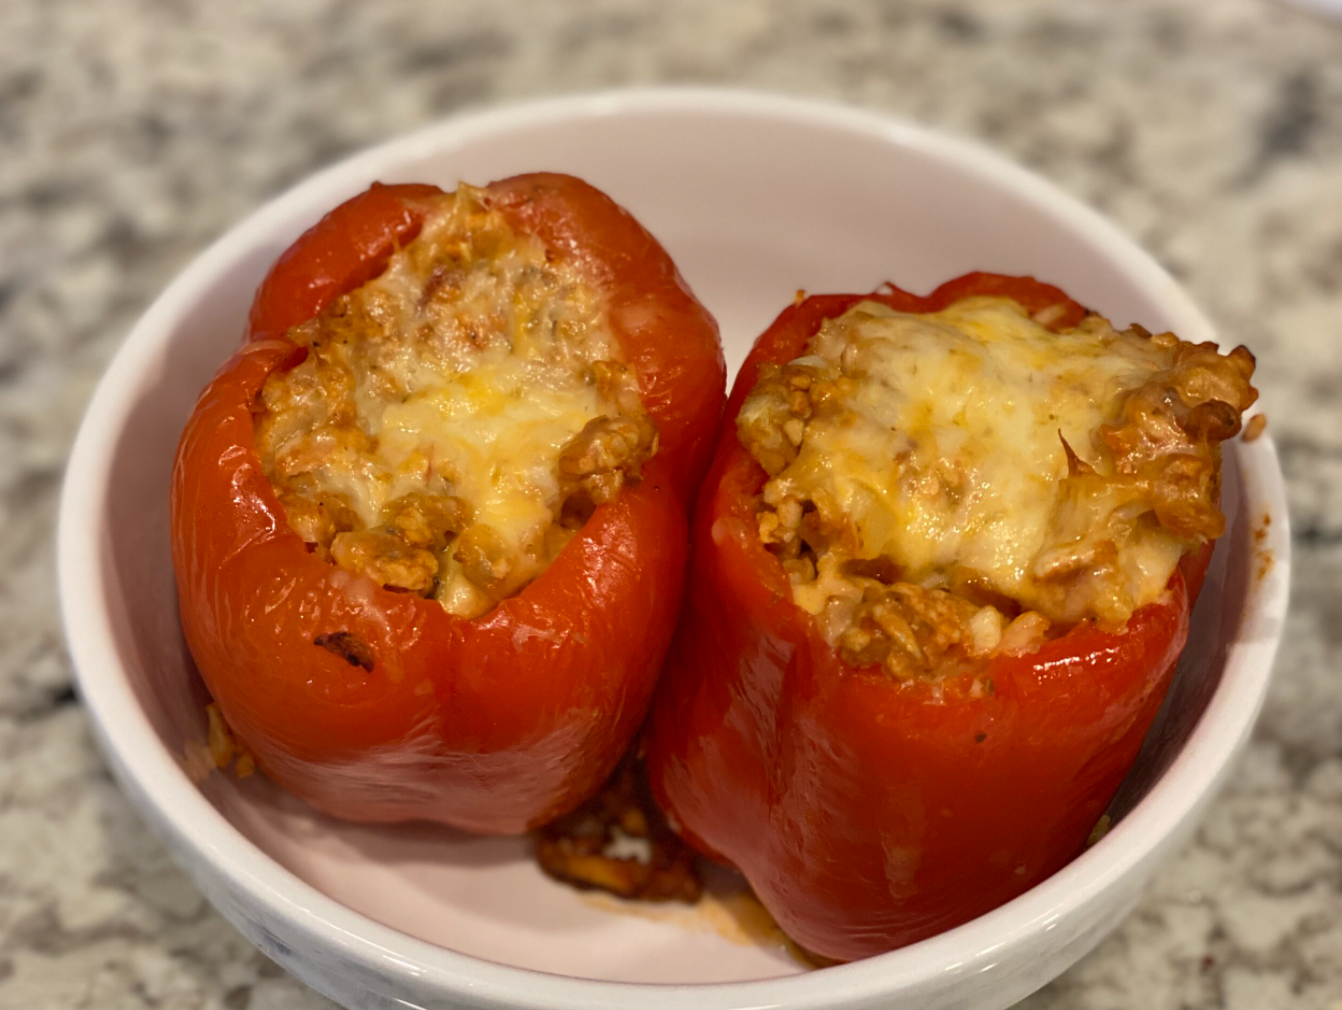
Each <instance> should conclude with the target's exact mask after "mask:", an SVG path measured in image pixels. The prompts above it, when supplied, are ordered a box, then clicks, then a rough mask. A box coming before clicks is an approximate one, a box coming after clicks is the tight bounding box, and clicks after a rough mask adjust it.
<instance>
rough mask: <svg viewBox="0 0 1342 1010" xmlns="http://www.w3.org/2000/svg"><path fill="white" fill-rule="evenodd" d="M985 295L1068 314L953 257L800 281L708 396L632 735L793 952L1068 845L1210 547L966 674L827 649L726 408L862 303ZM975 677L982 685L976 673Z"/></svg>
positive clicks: (677, 804) (891, 927) (1021, 870)
mask: <svg viewBox="0 0 1342 1010" xmlns="http://www.w3.org/2000/svg"><path fill="white" fill-rule="evenodd" d="M978 294H998V295H1005V296H1009V297H1012V298H1015V299H1016V300H1017V301H1019V302H1020V303H1021V304H1022V305H1024V306H1025V307H1026V309H1027V310H1029V311H1031V312H1037V311H1039V310H1040V309H1044V308H1047V307H1049V306H1054V305H1061V306H1063V307H1064V310H1063V312H1062V315H1061V316H1060V317H1058V318H1056V319H1055V320H1054V322H1053V323H1052V324H1051V325H1052V327H1053V328H1055V329H1057V328H1062V327H1066V326H1070V325H1075V324H1076V323H1077V322H1079V321H1080V320H1081V318H1082V317H1083V316H1084V312H1085V310H1084V309H1082V307H1081V306H1080V305H1078V304H1077V303H1075V302H1073V301H1072V300H1071V299H1069V298H1067V297H1066V296H1065V295H1064V294H1063V293H1062V292H1061V291H1059V290H1057V289H1056V288H1052V287H1049V286H1047V285H1044V284H1040V283H1039V282H1037V281H1034V280H1033V279H1031V278H1013V277H1002V276H997V275H990V274H970V275H968V276H966V277H962V278H958V279H957V280H954V281H951V282H949V283H947V284H945V285H943V286H942V287H941V288H938V289H937V290H936V291H935V292H933V293H932V294H931V295H929V296H927V297H918V296H914V295H910V294H908V293H906V292H903V291H900V290H898V289H895V288H892V289H890V290H888V291H882V292H879V293H877V294H874V295H853V296H847V295H843V296H823V297H813V298H809V299H807V300H805V301H803V302H801V303H800V304H798V305H796V306H793V307H791V308H789V309H788V310H786V311H785V312H784V313H783V314H782V315H781V316H779V318H778V319H777V321H776V322H774V324H773V325H772V326H771V327H770V328H769V330H767V331H766V332H765V333H764V335H763V336H762V337H760V339H759V340H758V341H757V342H756V344H755V347H754V349H753V350H752V352H751V354H750V356H749V357H748V358H747V359H746V363H745V365H744V366H743V367H742V370H741V374H740V376H739V377H738V379H737V382H736V385H735V388H734V389H733V392H732V397H731V399H730V401H729V403H728V407H727V414H726V417H727V421H726V423H725V425H724V431H723V434H722V436H721V440H720V442H719V445H718V451H717V455H716V457H715V459H714V462H713V465H712V467H711V468H710V470H709V474H708V477H707V478H706V480H705V482H704V486H703V488H702V491H701V494H700V498H699V503H698V507H697V509H696V512H695V518H694V524H693V530H692V534H691V544H692V558H693V560H692V563H691V569H690V577H689V584H688V592H687V594H686V603H685V611H684V613H683V615H682V619H681V624H680V628H679V630H678V632H677V635H676V640H675V642H674V644H673V646H672V651H671V656H670V659H669V660H668V664H667V669H666V671H665V673H664V674H663V678H662V683H661V686H660V687H659V689H658V697H657V701H656V703H655V705H654V709H653V716H652V720H651V726H650V733H649V737H648V770H649V776H650V779H651V783H652V787H653V791H654V793H655V795H656V796H657V799H658V801H659V802H660V803H661V804H662V806H663V807H664V809H665V810H666V811H667V813H668V816H669V818H670V819H671V821H672V823H673V824H675V825H677V826H678V828H679V830H680V831H681V832H682V834H683V835H684V836H685V837H686V838H687V839H689V840H690V841H691V842H693V843H695V844H696V845H697V846H698V847H700V848H701V849H702V850H703V851H705V852H706V853H708V854H710V855H714V856H716V857H718V858H720V859H724V860H726V861H727V862H730V863H732V864H734V865H735V866H736V867H737V868H739V869H740V870H741V872H742V873H744V874H745V876H746V878H747V879H748V880H749V881H750V884H751V886H752V887H753V888H754V889H755V892H756V893H757V894H758V895H759V897H760V899H761V901H762V902H763V903H764V905H765V907H767V908H768V909H769V911H770V912H771V913H772V914H773V915H774V917H775V918H776V919H777V920H778V923H779V925H780V926H782V928H783V929H784V930H785V931H786V932H787V933H788V934H789V935H790V936H791V937H792V938H793V939H794V940H796V941H797V942H798V943H800V944H801V945H802V946H803V947H806V948H807V949H809V950H811V951H814V952H816V953H818V954H822V955H824V956H826V957H830V958H836V959H840V960H852V959H856V958H861V957H867V956H870V955H873V954H878V953H882V952H884V951H888V950H892V949H894V948H896V947H900V946H903V945H905V944H909V943H912V942H914V941H916V940H920V939H923V938H925V937H928V936H931V935H933V934H935V933H938V932H941V931H942V930H945V929H948V928H950V927H952V926H956V925H959V924H960V923H962V922H965V921H967V920H968V919H971V918H973V917H974V916H976V915H979V914H981V913H983V912H986V911H988V910H989V909H991V908H994V907H995V906H997V905H999V904H1002V903H1003V902H1005V901H1007V900H1009V899H1011V898H1013V897H1015V896H1016V895H1018V894H1020V893H1021V892H1023V891H1024V890H1026V889H1027V888H1029V887H1030V886H1032V885H1033V884H1035V883H1037V882H1039V881H1040V880H1043V879H1044V878H1045V877H1047V876H1049V875H1050V874H1051V873H1053V872H1055V871H1056V870H1057V869H1059V868H1060V867H1061V866H1063V865H1064V864H1065V863H1066V862H1068V861H1069V860H1070V859H1072V858H1073V857H1074V856H1076V855H1077V854H1078V853H1079V852H1080V851H1081V850H1082V848H1083V847H1084V845H1085V842H1086V839H1087V837H1088V835H1089V834H1090V832H1091V830H1092V828H1093V826H1094V825H1095V823H1096V821H1097V820H1098V819H1099V817H1100V815H1101V813H1103V811H1104V810H1105V808H1106V807H1107V806H1108V804H1109V802H1110V800H1111V799H1112V797H1113V795H1114V793H1115V791H1116V790H1117V788H1118V785H1119V783H1120V782H1121V781H1122V779H1123V777H1124V776H1125V775H1126V774H1127V771H1128V769H1129V768H1130V767H1131V765H1132V763H1133V761H1134V760H1135V758H1136V755H1137V751H1138V748H1139V747H1140V745H1141V742H1142V738H1143V737H1144V735H1145V734H1146V731H1147V729H1148V727H1149V726H1150V724H1151V721H1152V719H1153V718H1154V717H1155V713H1156V710H1157V708H1159V706H1160V703H1161V700H1162V699H1163V698H1164V695H1165V691H1166V688H1167V687H1168V685H1169V681H1170V677H1171V675H1172V673H1173V670H1174V666H1175V663H1176V661H1177V659H1178V656H1179V652H1180V650H1181V649H1182V647H1183V644H1184V641H1185V639H1186V637H1187V633H1188V615H1189V610H1190V607H1191V604H1192V599H1193V597H1194V596H1195V594H1196V588H1197V587H1198V586H1200V585H1201V580H1202V575H1203V573H1204V572H1205V570H1206V564H1207V561H1208V560H1209V557H1210V545H1208V546H1207V547H1206V548H1204V549H1202V550H1200V551H1198V552H1197V553H1196V554H1194V555H1190V556H1186V557H1185V559H1184V562H1183V563H1182V564H1181V566H1180V570H1179V571H1176V572H1175V574H1174V576H1173V577H1172V578H1171V580H1170V583H1169V586H1168V593H1167V599H1166V600H1164V601H1163V602H1159V603H1157V604H1153V605H1150V606H1147V607H1144V608H1142V609H1140V610H1138V611H1137V612H1136V613H1135V614H1134V615H1133V616H1132V618H1131V620H1130V621H1129V623H1128V626H1127V628H1126V630H1125V632H1124V633H1122V634H1111V633H1106V632H1102V631H1099V630H1097V629H1096V628H1095V627H1094V626H1084V625H1083V626H1078V627H1076V628H1075V629H1074V630H1072V631H1071V632H1069V633H1067V634H1065V635H1063V636H1062V637H1060V638H1058V639H1056V640H1054V641H1051V642H1049V643H1047V644H1046V645H1045V646H1043V647H1042V648H1041V649H1039V650H1038V651H1037V652H1035V653H1033V654H1030V655H1024V656H1019V657H1010V656H996V657H992V658H990V659H989V660H987V661H985V663H984V666H983V668H982V670H981V671H979V673H978V677H977V679H978V680H979V683H980V687H979V688H978V689H977V690H976V689H975V688H974V681H975V679H976V677H975V676H964V675H960V676H952V677H948V678H944V679H942V680H941V681H940V682H938V683H932V682H928V681H922V680H913V681H909V682H896V681H892V680H890V679H888V678H886V677H884V676H883V675H881V674H880V673H879V672H878V671H876V670H857V669H853V668H851V667H848V666H846V665H845V664H844V663H843V662H842V660H841V659H840V658H839V657H838V655H837V654H836V652H835V651H834V650H833V649H832V648H831V647H830V646H829V645H828V644H827V643H826V642H825V640H824V638H823V637H822V636H821V634H820V632H819V630H818V628H817V627H816V624H815V622H814V620H813V619H812V618H811V616H810V615H809V614H807V613H806V612H805V611H803V610H802V609H800V608H799V607H797V606H796V605H794V604H793V603H792V601H791V590H790V584H789V582H788V578H787V575H786V573H785V572H784V571H783V568H782V566H781V564H780V563H779V562H778V560H777V559H776V558H775V557H774V556H773V555H772V554H770V553H769V552H768V551H767V550H766V549H765V548H764V547H763V545H762V544H761V543H760V541H759V537H758V533H757V526H756V519H755V507H756V505H755V500H756V496H757V495H758V494H759V491H760V488H761V487H762V486H763V484H764V481H765V473H764V471H763V469H761V468H760V467H759V466H758V464H757V463H756V462H755V461H754V460H753V459H752V458H751V457H750V456H749V454H748V453H747V452H746V450H745V449H744V448H743V447H742V446H741V444H740V442H739V441H738V440H737V437H736V431H735V425H734V423H733V421H734V419H735V417H736V415H737V413H738V411H739V410H740V408H741V404H742V401H743V400H744V399H745V397H746V395H747V394H748V393H749V392H750V390H751V388H752V387H753V386H754V384H755V380H756V372H757V369H758V366H759V365H760V363H761V362H775V363H779V364H782V363H785V362H787V361H790V360H792V359H793V358H796V357H798V356H800V355H801V354H802V353H803V347H804V346H805V344H806V342H807V341H808V340H809V338H810V337H811V336H812V335H813V334H814V333H815V332H816V330H817V329H818V328H819V326H820V324H821V322H822V321H823V320H825V319H828V318H831V317H834V316H837V315H840V314H842V313H843V312H844V311H846V310H847V309H848V308H849V307H850V306H852V305H853V304H855V303H856V302H858V301H861V300H863V299H865V298H872V299H875V300H877V301H881V302H884V303H886V304H888V305H890V306H891V307H893V308H895V309H897V310H901V311H911V312H932V311H937V310H939V309H941V308H944V307H946V306H947V305H949V304H950V303H952V302H954V301H956V300H958V299H960V298H964V297H968V296H971V295H978ZM989 679H990V680H991V684H992V687H991V689H990V690H986V691H985V690H984V689H983V685H984V684H986V683H987V681H988V680H989Z"/></svg>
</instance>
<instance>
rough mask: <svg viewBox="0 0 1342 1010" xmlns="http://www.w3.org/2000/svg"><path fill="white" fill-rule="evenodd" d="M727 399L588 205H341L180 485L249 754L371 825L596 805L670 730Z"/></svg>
mask: <svg viewBox="0 0 1342 1010" xmlns="http://www.w3.org/2000/svg"><path fill="white" fill-rule="evenodd" d="M723 386H724V367H723V360H722V354H721V349H720V345H719V342H718V335H717V326H716V324H715V323H714V321H713V319H712V317H711V316H710V315H709V314H708V313H707V312H706V311H705V310H704V308H703V307H702V306H701V305H700V304H699V303H698V302H697V301H696V300H695V298H694V297H693V295H692V294H691V293H690V292H689V290H688V289H687V288H686V286H685V284H684V283H683V281H682V280H681V278H680V276H679V275H678V274H677V272H676V269H675V267H674V265H673V264H672V262H671V260H670V258H669V257H668V256H667V254H666V252H665V251H664V250H663V249H662V248H661V247H660V246H659V245H658V244H657V242H656V241H655V240H654V239H653V238H652V237H651V236H650V235H649V234H648V233H647V232H646V231H645V230H644V229H643V228H642V227H641V226H640V225H639V224H638V223H637V222H636V221H635V220H634V219H633V218H632V217H630V216H629V215H628V214H627V213H626V212H625V211H624V210H622V209H621V208H620V207H618V206H617V205H616V204H615V203H613V202H612V201H611V200H610V199H609V198H608V197H606V196H604V195H603V194H601V193H600V192H598V191H596V190H595V189H593V188H592V187H590V186H588V185H586V184H585V183H583V182H581V181H579V180H577V179H573V178H570V177H567V176H559V175H530V176H519V177H516V178H512V179H507V180H504V181H502V182H497V183H494V184H493V185H490V186H488V187H486V188H483V189H478V188H473V187H470V186H465V185H463V186H461V187H460V188H459V189H458V190H456V191H455V192H452V193H447V192H443V191H441V190H439V189H438V188H436V187H434V186H426V185H397V186H381V185H375V186H373V187H372V188H371V189H369V190H368V191H366V192H364V193H362V194H361V195H359V196H356V197H354V198H353V199H352V200H350V201H349V202H347V203H345V204H343V205H341V206H340V207H338V208H337V209H336V210H334V211H332V212H331V213H330V214H329V215H328V216H327V217H326V218H324V219H323V220H322V221H321V222H320V223H319V224H317V225H316V226H315V227H313V228H312V229H311V230H310V231H308V232H307V233H306V234H304V235H303V236H302V237H301V238H299V239H298V240H297V242H296V243H295V244H294V245H293V246H291V247H290V248H289V249H288V250H287V251H286V252H285V253H284V254H283V255H282V256H281V257H280V258H279V260H278V262H277V263H276V264H275V266H274V267H273V268H272V270H271V271H270V274H269V275H268V276H267V278H266V279H265V281H264V283H263V284H262V285H261V287H260V289H259V291H258V292H257V295H256V299H255V302H254V304H253V306H252V310H251V316H250V323H249V333H248V339H247V340H246V342H245V343H244V346H243V347H242V349H241V350H240V351H239V352H238V353H237V354H236V355H235V356H234V358H233V359H232V360H231V361H229V362H228V363H227V364H226V365H224V366H223V368H222V369H221V371H220V372H219V373H218V375H217V376H216V378H215V379H214V381H213V382H211V383H210V385H209V386H208V387H207V388H206V389H205V391H204V393H203V394H202V396H201V398H200V401H199V403H198V405H197V407H196V409H195V412H194V414H193V415H192V417H191V419H190V421H189V423H188V425H187V427H186V430H185V432H184V434H183V436H182V440H181V444H180V448H179V451H178V456H177V461H176V465H175V469H174V473H173V482H172V520H171V521H172V547H173V560H174V564H175V567H176V572H177V579H178V589H179V599H180V604H181V617H182V624H183V627H184V629H185V632H186V638H187V642H188V644H189V646H190V648H191V652H192V655H193V656H194V657H195V660H196V663H197V665H198V666H199V668H200V672H201V674H202V676H203V678H204V680H205V683H206V686H207V687H208V688H209V691H210V693H211V695H212V696H213V697H214V699H215V702H216V704H217V706H218V708H219V710H220V711H221V713H222V715H223V718H224V720H226V722H227V725H228V726H229V727H230V729H231V731H232V733H233V734H234V736H235V737H236V738H237V740H238V741H239V744H240V746H241V747H243V748H245V750H246V751H247V752H248V753H249V756H250V757H252V758H254V760H255V762H256V763H257V764H258V765H259V766H260V767H261V769H262V770H264V771H265V772H266V773H267V774H268V775H269V776H270V777H271V778H273V779H274V780H275V781H277V782H278V783H280V784H281V785H282V786H284V787H285V788H287V789H289V790H290V791H292V792H293V793H295V794H297V795H298V796H300V797H302V798H304V799H306V800H308V801H310V802H311V803H313V804H314V805H316V806H317V807H319V808H320V809H322V810H324V811H327V812H329V813H331V814H334V815H336V816H339V817H344V818H349V819H353V820H360V821H396V820H406V819H427V820H433V821H439V822H442V823H446V824H450V825H455V826H457V827H461V828H464V829H468V830H472V831H480V832H520V831H523V830H526V829H528V828H529V827H532V826H534V825H536V824H539V823H541V822H544V821H546V820H548V819H550V818H552V817H554V816H556V815H557V814H560V813H562V812H564V811H566V810H568V809H570V808H572V807H573V806H574V805H576V804H577V803H579V802H580V801H581V800H582V799H584V798H585V797H586V796H587V795H589V794H590V793H591V792H592V791H593V790H595V789H596V788H597V786H599V785H600V783H601V782H602V780H603V779H604V778H605V777H606V776H607V775H608V774H609V773H610V771H611V769H612V768H613V767H614V766H615V764H616V762H617V760H618V759H619V757H620V755H621V754H622V753H623V752H624V750H625V749H626V747H627V745H628V743H629V741H630V738H631V737H632V736H633V734H634V732H635V731H636V730H637V728H638V726H639V724H640V723H641V721H642V719H643V716H644V714H645V712H646V709H647V704H648V701H649V699H650V697H651V694H652V691H653V687H654V684H655V682H656V678H657V675H658V672H659V670H660V668H661V665H662V661H663V657H664V654H665V651H666V648H667V645H668V643H669V641H670V639H671V635H672V631H673V629H674V625H675V620H676V615H677V610H678V606H679V602H680V597H681V589H682V585H683V579H684V566H685V555H686V542H687V540H686V538H687V534H686V528H685V523H686V519H685V515H686V499H687V497H688V496H689V494H690V493H691V488H692V487H693V486H694V485H695V483H696V480H697V478H698V476H699V475H701V474H702V470H703V467H704V466H705V465H706V463H707V456H708V454H709V453H710V452H711V449H712V440H713V437H714V434H715V431H716V426H717V423H718V421H719V419H720V415H721V408H722V400H723Z"/></svg>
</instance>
